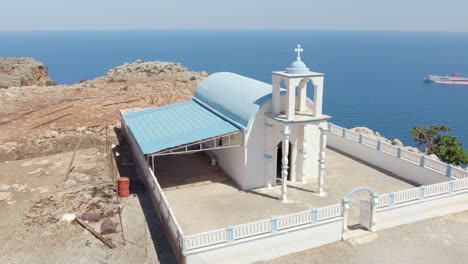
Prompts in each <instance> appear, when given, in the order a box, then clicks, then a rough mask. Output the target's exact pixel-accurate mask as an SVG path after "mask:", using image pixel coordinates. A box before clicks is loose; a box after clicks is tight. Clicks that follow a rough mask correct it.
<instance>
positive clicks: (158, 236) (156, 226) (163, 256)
mask: <svg viewBox="0 0 468 264" xmlns="http://www.w3.org/2000/svg"><path fill="white" fill-rule="evenodd" d="M120 132H121V131H120V129H116V133H117V135H119V137H118V138H119V145H117V146H116V147H115V148H114V152H118V153H119V155H118V156H117V160H116V161H117V162H116V163H117V166H118V169H119V173H120V175H121V176H122V177H129V179H130V193H131V194H134V195H137V197H138V200H139V202H140V205H141V207H142V209H143V213H144V216H145V219H146V224H147V225H148V229H149V232H150V235H151V239H152V241H153V245H154V248H148V249H147V250H154V251H156V255H157V257H158V260H155V261H154V262H155V263H157V262H158V261H159V263H161V264H172V263H177V258H176V257H175V255H174V252H173V251H172V248H171V246H170V244H169V241H168V240H167V237H166V234H165V232H164V229H163V227H162V225H161V222H160V221H159V217H158V215H157V212H156V208H155V207H154V206H153V203H152V200H151V197H150V195H149V193H148V191H147V189H146V186H145V184H144V182H143V181H142V180H140V179H139V178H138V176H137V173H136V167H135V162H134V160H133V157H132V153H131V151H130V146H129V145H128V144H127V142H126V141H125V139H124V137H123V136H121V133H120Z"/></svg>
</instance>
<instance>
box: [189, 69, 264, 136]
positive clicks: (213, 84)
mask: <svg viewBox="0 0 468 264" xmlns="http://www.w3.org/2000/svg"><path fill="white" fill-rule="evenodd" d="M271 91H272V86H271V84H267V83H264V82H261V81H257V80H254V79H251V78H248V77H244V76H241V75H238V74H235V73H230V72H219V73H214V74H211V75H210V76H208V77H207V78H205V79H204V80H203V81H202V82H201V83H200V84H199V85H198V87H197V89H196V90H195V94H194V96H193V99H194V100H196V101H197V102H199V103H201V104H203V105H204V106H205V107H207V108H209V109H210V110H211V111H214V112H216V113H217V114H219V115H221V116H222V117H224V118H226V119H228V120H229V121H231V122H233V123H235V124H237V125H239V126H241V127H243V128H248V127H249V125H250V123H251V121H252V120H253V118H254V117H255V115H256V114H257V112H258V110H259V109H260V107H261V106H262V105H263V104H264V103H265V102H267V101H268V100H270V99H271Z"/></svg>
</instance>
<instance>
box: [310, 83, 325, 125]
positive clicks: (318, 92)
mask: <svg viewBox="0 0 468 264" xmlns="http://www.w3.org/2000/svg"><path fill="white" fill-rule="evenodd" d="M310 80H311V81H312V83H313V84H314V115H315V116H321V115H322V105H323V76H320V77H312V78H310Z"/></svg>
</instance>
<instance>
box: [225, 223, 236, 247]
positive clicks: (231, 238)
mask: <svg viewBox="0 0 468 264" xmlns="http://www.w3.org/2000/svg"><path fill="white" fill-rule="evenodd" d="M226 240H227V242H228V243H232V242H233V241H234V235H233V234H232V227H231V226H228V227H226Z"/></svg>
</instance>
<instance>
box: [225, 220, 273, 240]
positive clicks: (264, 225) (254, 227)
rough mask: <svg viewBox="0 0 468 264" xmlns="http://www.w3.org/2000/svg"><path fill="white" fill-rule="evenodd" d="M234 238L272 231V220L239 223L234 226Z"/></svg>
mask: <svg viewBox="0 0 468 264" xmlns="http://www.w3.org/2000/svg"><path fill="white" fill-rule="evenodd" d="M232 231H233V236H234V240H236V239H241V238H246V237H251V236H256V235H261V234H265V233H270V232H271V220H270V219H266V220H261V221H257V222H252V223H247V224H242V225H237V226H234V227H233V228H232Z"/></svg>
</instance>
